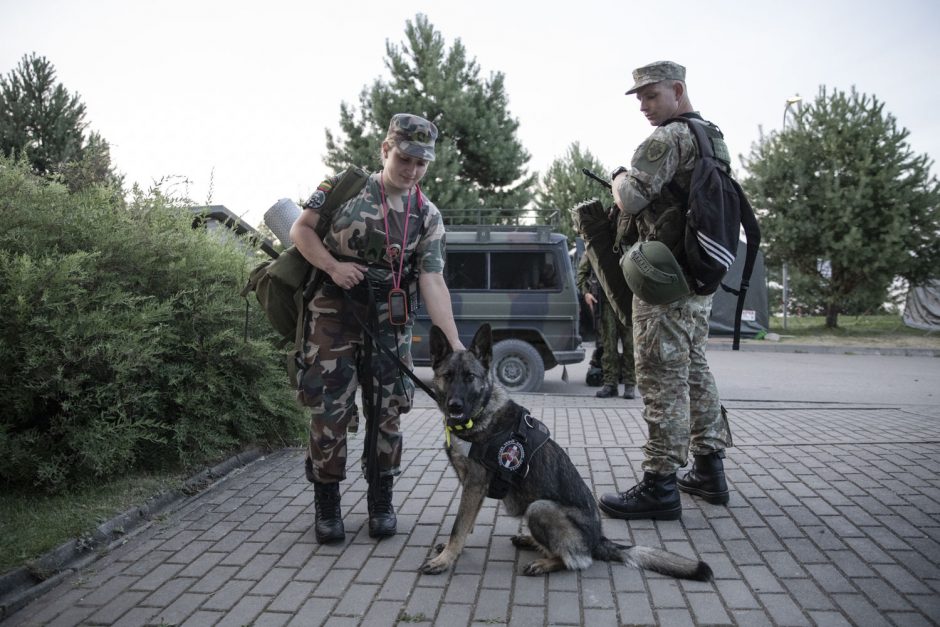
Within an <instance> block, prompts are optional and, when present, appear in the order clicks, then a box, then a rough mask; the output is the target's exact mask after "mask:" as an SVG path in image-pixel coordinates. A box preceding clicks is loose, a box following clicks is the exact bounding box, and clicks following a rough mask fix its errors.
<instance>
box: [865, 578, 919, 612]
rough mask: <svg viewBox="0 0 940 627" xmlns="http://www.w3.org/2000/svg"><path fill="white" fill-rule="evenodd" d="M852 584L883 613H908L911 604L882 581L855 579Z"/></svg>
mask: <svg viewBox="0 0 940 627" xmlns="http://www.w3.org/2000/svg"><path fill="white" fill-rule="evenodd" d="M852 583H854V584H855V585H856V587H858V589H859V590H861V592H862V594H864V595H865V598H866V599H868V601H869V602H871V603H873V604H874V605H875V607H877V608H878V609H879V610H881V611H888V610H890V611H901V612H903V611H907V610H911V609H913V608H912V607H911V604H910V603H908V602H907V601H905V600H904V598H903V597H902V596H901V595H900V594H898V592H897V590H895V589H894V588H893V587H891V586H890V585H889V584H888V583H887V582H885V581H882V580H881V579H874V578H871V579H868V578H854V579H852Z"/></svg>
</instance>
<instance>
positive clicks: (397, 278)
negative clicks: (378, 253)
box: [379, 176, 421, 289]
mask: <svg viewBox="0 0 940 627" xmlns="http://www.w3.org/2000/svg"><path fill="white" fill-rule="evenodd" d="M415 187H417V185H416V186H415ZM379 190H380V191H381V192H382V217H383V218H385V248H386V250H387V251H388V258H389V262H390V265H391V267H392V287H394V288H395V289H398V287H399V286H400V285H401V276H402V272H403V270H404V267H405V246H406V244H407V243H408V218H410V217H411V189H409V190H408V206H407V207H405V228H404V229H403V230H402V233H401V252H399V253H398V257H399V259H398V274H396V273H395V258H394V254H393V252H392V250H393V249H392V243H391V241H390V239H389V228H388V200H386V198H385V182H384V181H383V180H382V178H381V176H380V177H379ZM418 202H419V203H420V202H421V188H420V187H418Z"/></svg>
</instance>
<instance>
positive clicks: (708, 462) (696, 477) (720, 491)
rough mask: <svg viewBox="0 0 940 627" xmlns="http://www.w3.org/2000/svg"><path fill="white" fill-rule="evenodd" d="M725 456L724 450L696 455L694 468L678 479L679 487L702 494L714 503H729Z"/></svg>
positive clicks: (701, 495) (692, 492) (688, 492)
mask: <svg viewBox="0 0 940 627" xmlns="http://www.w3.org/2000/svg"><path fill="white" fill-rule="evenodd" d="M724 456H725V452H724V451H715V452H714V453H709V454H708V455H696V456H695V461H693V462H692V469H691V470H689V472H687V473H685V475H684V476H683V477H682V478H681V479H679V480H678V484H679V489H680V490H682V491H683V492H685V493H687V494H694V495H695V496H700V497H702V498H703V499H705V500H706V501H708V502H709V503H712V504H714V505H724V504H725V503H727V502H728V498H729V497H728V483H727V482H726V481H725V466H724V462H722V461H721V459H722V458H723V457H724Z"/></svg>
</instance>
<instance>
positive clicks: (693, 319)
mask: <svg viewBox="0 0 940 627" xmlns="http://www.w3.org/2000/svg"><path fill="white" fill-rule="evenodd" d="M633 79H634V85H633V87H631V88H630V90H629V91H627V94H636V97H637V100H639V102H640V112H641V113H642V114H643V115H644V116H646V119H647V120H649V123H650V124H651V125H652V126H654V127H656V128H655V130H654V131H653V133H652V135H650V136H649V137H648V138H647V139H646V141H644V142H643V143H642V144H641V145H640V147H639V148H637V150H636V152H635V153H634V154H633V160H632V162H631V167H630V168H625V167H620V168H617V169H616V170H614V172H613V173H612V174H611V179H612V181H611V185H612V191H613V196H614V202H615V203H616V204H617V206H618V207H619V208H620V210H621V213H620V218H619V224H618V236H619V235H622V234H623V233H626V232H628V229H629V227H630V226H635V227H636V232H638V234H639V240H640V241H649V240H658V241H660V242H662V244H664V245H665V246H667V247H668V248H669V250H671V251H673V254H675V252H676V251H681V250H682V237H683V225H684V223H683V217H682V216H683V214H684V213H685V209H686V199H687V196H688V194H689V187H690V180H691V177H692V171H693V169H694V168H695V163H696V160H697V159H698V156H699V150H698V147H697V146H696V143H695V138H694V137H693V136H692V134H691V132H690V130H689V128H688V127H687V126H686V124H685V123H682V122H675V123H672V124H668V123H667V122H668V120H669V119H670V118H672V117H675V116H684V117H687V118H691V119H694V120H697V121H699V122H698V123H701V124H703V125H704V127H705V130H706V133H707V135H708V136H709V138H710V139H711V141H712V145H713V146H714V148H715V154H716V155H717V156H718V157H719V158H721V159H722V160H723V161H725V162H726V163H727V162H729V161H730V159H728V158H727V157H728V149H727V146H725V144H724V140H723V139H722V135H721V132H720V131H719V130H718V128H717V127H716V126H715V125H713V124H711V123H710V122H706V121H704V120H703V119H702V117H701V116H700V115H699V114H698V113H696V112H695V111H693V109H692V105H691V103H690V102H689V95H688V91H687V90H686V85H685V68H684V67H682V66H681V65H679V64H677V63H673V62H671V61H658V62H656V63H651V64H650V65H647V66H644V67H641V68H638V69H636V70H634V71H633ZM631 223H632V225H631ZM626 243H628V244H629V243H631V242H626ZM670 259H671V258H670ZM671 261H673V262H675V260H672V259H671ZM677 268H678V266H677ZM683 272H685V274H686V275H687V279H689V284H690V285H691V284H693V283H692V281H691V279H690V277H688V271H687V270H686V269H684V268H683ZM711 305H712V297H711V296H710V295H709V296H699V295H696V294H692V293H689V294H686V295H684V296H681V297H679V299H678V300H673V302H670V303H668V304H664V305H653V304H650V303H647V302H644V301H642V300H640V298H639V297H637V296H636V295H634V298H633V330H634V333H633V339H634V342H635V343H636V349H635V350H636V359H637V362H636V373H637V382H638V384H639V386H640V388H641V389H642V390H643V401H644V407H645V409H644V418H645V419H646V422H647V424H648V426H649V438H648V440H647V442H646V445H645V446H644V447H643V452H644V454H645V457H646V458H645V460H644V461H643V471H644V474H643V480H642V481H641V482H640V483H639V484H638V485H636V486H634V487H633V488H631V489H629V490H627V491H626V492H622V493H620V494H604V495H603V496H602V497H601V498H600V506H601V508H602V509H603V510H604V511H605V512H607V513H608V514H610V515H611V516H614V517H617V518H626V519H637V518H653V519H659V520H676V519H678V518H679V517H680V516H681V515H682V506H681V503H680V500H679V493H678V492H677V490H676V488H677V485H676V484H677V483H678V488H679V489H680V490H682V491H684V492H688V493H690V494H695V495H698V496H701V497H703V498H705V500H706V501H708V502H709V503H716V504H724V503H727V502H728V487H727V484H726V482H725V476H724V467H723V464H722V461H721V460H722V458H723V457H724V456H725V453H724V450H725V448H727V447H729V446H731V433H730V430H729V428H728V422H727V419H726V417H725V415H724V411H723V409H722V407H721V405H720V403H719V401H718V390H717V388H716V387H715V380H714V378H713V377H712V374H711V372H710V371H709V369H708V363H707V361H706V360H705V345H706V341H707V339H708V317H709V314H710V313H711ZM690 449H691V451H692V453H693V455H694V456H695V461H694V464H693V465H692V469H691V470H690V471H689V472H688V473H686V474H685V475H684V476H683V477H682V478H681V479H678V481H677V478H676V471H677V470H678V468H680V467H682V466H685V465H686V463H687V459H688V453H689V450H690Z"/></svg>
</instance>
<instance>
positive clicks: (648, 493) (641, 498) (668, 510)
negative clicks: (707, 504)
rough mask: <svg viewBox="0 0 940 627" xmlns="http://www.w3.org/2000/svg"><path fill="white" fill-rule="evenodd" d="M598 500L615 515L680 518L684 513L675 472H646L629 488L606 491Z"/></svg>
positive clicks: (660, 518) (633, 518) (631, 518)
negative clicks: (639, 480)
mask: <svg viewBox="0 0 940 627" xmlns="http://www.w3.org/2000/svg"><path fill="white" fill-rule="evenodd" d="M598 504H599V505H600V508H601V509H602V510H604V511H605V512H607V513H608V514H610V515H611V516H613V517H614V518H625V519H627V520H636V519H639V518H651V519H653V520H678V519H679V518H681V517H682V503H681V502H680V500H679V491H678V490H676V473H672V474H669V475H657V474H654V473H651V472H645V473H643V481H641V482H640V483H638V484H636V485H635V486H633V487H632V488H630V489H629V490H627V491H626V492H621V493H620V494H614V493H609V494H604V495H603V496H601V498H600V501H599V503H598Z"/></svg>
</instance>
